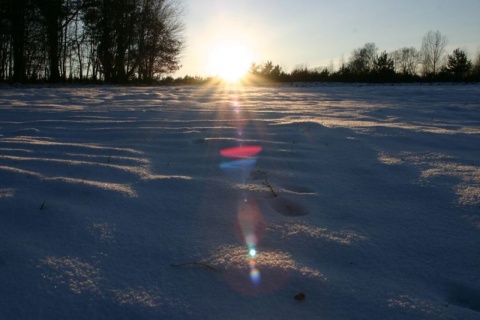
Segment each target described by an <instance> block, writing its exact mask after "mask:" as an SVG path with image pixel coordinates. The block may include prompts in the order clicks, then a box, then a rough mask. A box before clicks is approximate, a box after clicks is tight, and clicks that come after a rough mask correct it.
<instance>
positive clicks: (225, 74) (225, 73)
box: [207, 40, 253, 83]
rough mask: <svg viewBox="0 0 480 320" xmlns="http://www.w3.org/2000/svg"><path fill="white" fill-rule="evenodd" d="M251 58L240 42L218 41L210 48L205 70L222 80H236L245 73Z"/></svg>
mask: <svg viewBox="0 0 480 320" xmlns="http://www.w3.org/2000/svg"><path fill="white" fill-rule="evenodd" d="M252 60H253V59H252V55H251V53H250V52H249V51H248V49H247V48H246V46H245V45H243V44H242V43H241V42H238V41H234V40H229V41H224V42H219V43H217V44H216V45H214V46H213V47H212V49H211V52H210V57H209V60H208V65H207V70H208V73H210V74H211V75H213V76H216V77H219V78H221V79H222V80H223V81H226V82H230V83H232V82H238V81H239V80H240V79H241V78H242V77H244V76H245V75H246V74H247V72H248V69H249V67H250V64H251V62H252Z"/></svg>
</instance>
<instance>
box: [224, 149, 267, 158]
mask: <svg viewBox="0 0 480 320" xmlns="http://www.w3.org/2000/svg"><path fill="white" fill-rule="evenodd" d="M260 151H262V147H260V146H242V147H233V148H227V149H223V150H220V154H221V155H222V156H224V157H227V158H233V159H245V158H250V157H253V156H254V155H256V154H258V153H259V152H260Z"/></svg>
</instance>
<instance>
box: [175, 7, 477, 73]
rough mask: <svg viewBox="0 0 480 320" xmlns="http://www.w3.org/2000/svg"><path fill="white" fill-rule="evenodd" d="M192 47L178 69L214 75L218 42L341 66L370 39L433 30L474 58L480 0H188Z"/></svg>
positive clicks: (410, 42)
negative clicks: (210, 66) (210, 68)
mask: <svg viewBox="0 0 480 320" xmlns="http://www.w3.org/2000/svg"><path fill="white" fill-rule="evenodd" d="M182 3H183V7H184V8H185V15H184V22H185V33H184V35H185V41H186V47H185V49H184V51H183V52H182V54H181V64H182V68H181V69H180V70H179V71H178V72H177V73H176V76H184V75H186V74H188V75H191V76H194V75H199V76H208V75H209V74H208V73H209V71H208V70H207V67H206V65H207V64H208V60H209V57H210V56H211V51H212V48H213V47H214V46H215V44H216V43H218V42H222V41H236V42H239V43H243V45H244V46H245V47H246V48H247V49H248V51H249V52H250V53H251V55H252V60H254V61H255V62H257V63H264V62H266V61H267V60H272V61H273V63H274V64H279V65H280V66H281V67H282V68H283V69H284V70H285V71H287V72H290V71H291V70H292V69H293V68H294V67H295V66H298V65H305V66H307V67H309V68H315V67H320V66H328V65H329V63H330V62H331V61H333V63H334V64H335V67H338V64H339V61H340V59H341V57H342V55H343V56H344V58H345V60H348V57H349V56H350V54H351V52H352V51H353V50H354V49H356V48H359V47H362V46H363V45H364V44H365V43H367V42H374V43H375V44H376V45H377V47H378V48H379V49H380V51H383V50H386V51H387V52H390V51H393V50H395V49H398V48H401V47H405V46H407V47H410V46H414V47H416V48H417V49H420V47H421V42H422V37H423V36H424V35H425V34H426V33H427V32H428V31H429V30H433V31H436V30H439V31H440V32H441V33H442V34H443V35H445V36H447V38H448V45H447V52H448V53H451V51H453V49H455V48H457V47H459V48H461V49H463V50H466V51H467V53H468V54H469V55H470V57H471V58H472V57H473V56H474V55H475V54H476V53H478V52H479V51H480V0H396V1H393V0H182Z"/></svg>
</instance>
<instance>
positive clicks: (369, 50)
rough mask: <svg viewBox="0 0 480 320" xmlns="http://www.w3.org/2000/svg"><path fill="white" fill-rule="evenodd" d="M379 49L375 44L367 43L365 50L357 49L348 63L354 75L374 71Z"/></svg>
mask: <svg viewBox="0 0 480 320" xmlns="http://www.w3.org/2000/svg"><path fill="white" fill-rule="evenodd" d="M377 51H378V48H377V46H376V45H375V43H373V42H369V43H366V44H365V45H364V46H363V48H358V49H355V50H354V51H353V52H352V56H351V57H350V60H349V62H348V67H349V68H350V70H352V71H353V72H354V73H357V74H360V73H367V72H369V71H371V70H372V67H373V64H374V62H375V59H376V57H377Z"/></svg>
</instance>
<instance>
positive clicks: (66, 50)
mask: <svg viewBox="0 0 480 320" xmlns="http://www.w3.org/2000/svg"><path fill="white" fill-rule="evenodd" d="M182 31H183V23H182V21H181V8H180V7H179V6H178V3H177V2H175V1H174V0H0V82H7V81H8V82H39V81H50V82H54V83H56V82H67V81H104V82H111V83H125V82H129V81H138V82H152V81H155V80H157V79H160V78H161V77H164V76H165V75H166V74H170V73H172V72H175V71H176V70H178V69H179V66H180V64H179V53H180V51H181V49H182V47H183V45H184V41H183V39H182Z"/></svg>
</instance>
